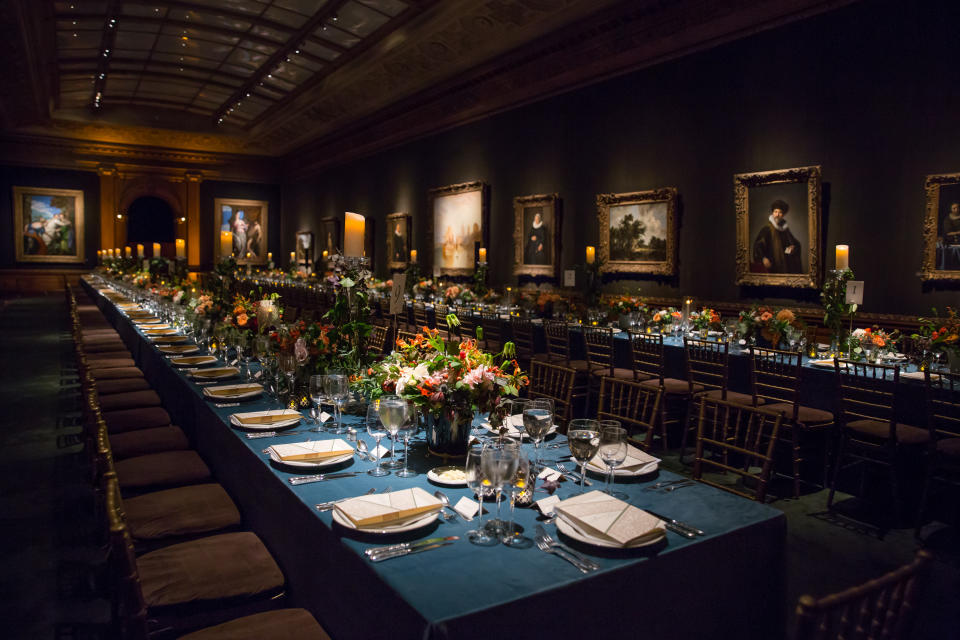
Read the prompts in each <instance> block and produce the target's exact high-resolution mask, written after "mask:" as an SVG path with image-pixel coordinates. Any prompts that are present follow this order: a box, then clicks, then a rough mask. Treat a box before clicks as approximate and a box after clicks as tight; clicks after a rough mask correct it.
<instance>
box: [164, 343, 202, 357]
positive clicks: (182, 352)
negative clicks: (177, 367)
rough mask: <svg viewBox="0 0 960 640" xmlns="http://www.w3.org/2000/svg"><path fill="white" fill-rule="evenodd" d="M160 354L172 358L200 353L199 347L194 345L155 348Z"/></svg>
mask: <svg viewBox="0 0 960 640" xmlns="http://www.w3.org/2000/svg"><path fill="white" fill-rule="evenodd" d="M157 350H159V351H160V353H166V354H167V355H174V356H186V355H189V354H191V353H196V352H197V351H200V347H198V346H197V345H195V344H172V345H170V346H169V347H157Z"/></svg>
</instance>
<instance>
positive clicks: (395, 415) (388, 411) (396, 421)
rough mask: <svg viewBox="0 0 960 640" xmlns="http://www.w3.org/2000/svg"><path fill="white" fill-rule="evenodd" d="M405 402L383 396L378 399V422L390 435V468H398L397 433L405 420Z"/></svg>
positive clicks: (398, 398) (399, 398) (406, 408)
mask: <svg viewBox="0 0 960 640" xmlns="http://www.w3.org/2000/svg"><path fill="white" fill-rule="evenodd" d="M407 410H408V405H407V401H406V400H404V399H403V398H401V397H400V396H383V397H382V398H380V420H381V421H382V422H383V427H384V428H385V429H386V430H387V433H388V434H390V439H391V441H392V442H391V444H390V459H391V460H390V463H389V464H388V465H387V466H388V467H391V468H396V467H399V466H400V464H399V461H398V460H397V433H398V432H399V431H400V425H402V424H403V421H404V420H406V418H407Z"/></svg>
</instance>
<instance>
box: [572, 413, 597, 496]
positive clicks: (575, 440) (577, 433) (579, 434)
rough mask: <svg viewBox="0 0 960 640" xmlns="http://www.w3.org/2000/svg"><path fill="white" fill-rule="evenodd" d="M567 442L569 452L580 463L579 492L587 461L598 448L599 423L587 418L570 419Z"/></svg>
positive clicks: (581, 489)
mask: <svg viewBox="0 0 960 640" xmlns="http://www.w3.org/2000/svg"><path fill="white" fill-rule="evenodd" d="M567 443H568V444H569V445H570V453H572V454H573V457H574V459H575V460H576V461H577V462H578V463H580V493H583V492H584V488H583V481H584V478H585V477H586V476H585V475H584V474H585V473H586V470H587V463H588V462H589V461H590V460H592V459H593V456H595V455H597V449H599V448H600V423H599V422H597V421H596V420H590V419H587V418H577V419H576V420H571V421H570V426H569V427H567Z"/></svg>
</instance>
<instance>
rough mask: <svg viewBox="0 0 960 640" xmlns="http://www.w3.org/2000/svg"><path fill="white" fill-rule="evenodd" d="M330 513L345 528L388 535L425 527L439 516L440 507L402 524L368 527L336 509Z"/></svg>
mask: <svg viewBox="0 0 960 640" xmlns="http://www.w3.org/2000/svg"><path fill="white" fill-rule="evenodd" d="M331 513H332V514H333V521H334V522H336V523H337V524H339V525H340V526H341V527H344V528H345V529H350V530H352V531H357V532H360V533H375V534H377V535H389V534H391V533H404V532H406V531H413V530H415V529H420V528H421V527H426V526H427V525H430V524H433V523H434V522H436V521H437V518H439V517H440V509H437V510H436V511H431V512H430V513H428V514H427V515H425V516H424V517H422V518H417V519H416V520H411V521H409V522H405V523H403V524H397V525H393V526H391V525H380V526H379V527H378V528H372V527H370V528H368V527H358V526H356V525H355V524H353V523H352V522H350V518H347V517H346V516H344V515H341V514H340V512H339V511H338V510H337V509H334V510H333V511H331Z"/></svg>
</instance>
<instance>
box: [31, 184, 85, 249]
mask: <svg viewBox="0 0 960 640" xmlns="http://www.w3.org/2000/svg"><path fill="white" fill-rule="evenodd" d="M31 195H36V196H64V197H72V198H73V211H74V221H73V230H74V242H76V245H77V254H76V255H73V256H47V255H27V254H26V253H24V251H23V227H24V220H25V219H24V211H23V197H24V196H31ZM26 219H27V220H29V219H30V216H29V214H27V217H26ZM13 220H14V223H13V224H14V234H13V237H14V245H15V248H16V260H17V262H48V263H50V262H56V263H63V262H71V263H76V262H80V263H82V262H84V260H85V254H86V246H85V245H84V220H83V191H81V190H79V189H46V188H44V187H13Z"/></svg>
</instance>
